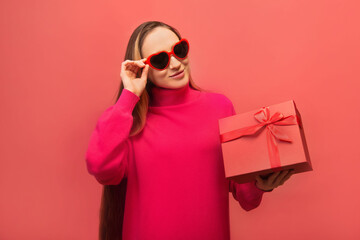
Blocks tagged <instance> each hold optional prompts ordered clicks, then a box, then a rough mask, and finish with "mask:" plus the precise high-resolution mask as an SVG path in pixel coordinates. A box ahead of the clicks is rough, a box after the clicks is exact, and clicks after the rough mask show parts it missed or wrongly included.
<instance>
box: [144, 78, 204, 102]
mask: <svg viewBox="0 0 360 240" xmlns="http://www.w3.org/2000/svg"><path fill="white" fill-rule="evenodd" d="M199 94H200V91H197V90H195V89H192V88H191V87H190V84H189V83H187V84H186V85H185V86H183V87H180V88H176V89H171V88H163V87H158V86H156V85H154V86H153V87H152V88H151V100H150V107H163V106H173V105H179V104H183V103H186V102H189V101H192V100H193V99H195V98H197V97H198V96H199Z"/></svg>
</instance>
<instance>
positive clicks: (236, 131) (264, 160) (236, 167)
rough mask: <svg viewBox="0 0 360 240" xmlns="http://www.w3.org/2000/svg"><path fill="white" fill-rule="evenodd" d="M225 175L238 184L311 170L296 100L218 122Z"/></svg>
mask: <svg viewBox="0 0 360 240" xmlns="http://www.w3.org/2000/svg"><path fill="white" fill-rule="evenodd" d="M219 130H220V142H221V148H222V153H223V161H224V167H225V176H226V178H227V179H232V180H234V181H235V182H237V183H245V182H250V181H253V180H255V176H257V175H261V176H267V175H269V174H271V173H273V172H277V171H280V170H288V169H294V174H295V173H301V172H306V171H312V170H313V169H312V166H311V161H310V156H309V151H308V147H307V144H306V139H305V134H304V129H303V124H302V121H301V116H300V113H299V111H298V109H297V108H296V105H295V102H294V100H289V101H286V102H282V103H279V104H274V105H270V106H266V107H261V108H260V109H256V110H253V111H249V112H246V113H241V114H236V115H233V116H230V117H226V118H221V119H219Z"/></svg>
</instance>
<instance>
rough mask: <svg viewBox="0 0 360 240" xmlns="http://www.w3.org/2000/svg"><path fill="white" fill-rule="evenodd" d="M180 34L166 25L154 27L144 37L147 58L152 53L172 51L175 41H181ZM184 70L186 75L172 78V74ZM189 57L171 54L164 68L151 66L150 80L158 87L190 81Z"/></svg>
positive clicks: (178, 85) (172, 86)
mask: <svg viewBox="0 0 360 240" xmlns="http://www.w3.org/2000/svg"><path fill="white" fill-rule="evenodd" d="M179 40H180V39H179V38H178V36H177V35H176V34H175V33H174V32H173V31H171V30H169V29H167V28H164V27H157V28H155V29H153V30H152V31H151V32H150V33H149V34H148V35H147V36H146V37H145V39H144V42H143V47H142V53H143V57H144V58H147V57H148V56H150V55H151V54H154V53H157V52H160V51H168V52H170V51H171V49H172V47H173V46H174V45H175V43H177V42H179ZM182 70H184V76H183V77H182V78H180V79H177V78H172V77H170V76H171V75H173V74H175V73H177V72H179V71H182ZM189 73H190V67H189V58H188V56H186V58H185V59H178V58H176V57H175V56H174V55H171V58H170V62H169V65H168V66H167V68H165V69H164V70H156V69H154V68H152V67H149V71H148V80H150V81H151V82H152V83H154V84H155V85H156V86H158V87H163V88H172V89H175V88H180V87H183V86H185V85H186V84H188V82H189Z"/></svg>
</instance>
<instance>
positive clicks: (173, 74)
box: [170, 70, 184, 77]
mask: <svg viewBox="0 0 360 240" xmlns="http://www.w3.org/2000/svg"><path fill="white" fill-rule="evenodd" d="M182 72H184V70H182V71H180V72H177V73H175V74H173V75H171V76H170V77H175V76H177V75H179V74H181V73H182Z"/></svg>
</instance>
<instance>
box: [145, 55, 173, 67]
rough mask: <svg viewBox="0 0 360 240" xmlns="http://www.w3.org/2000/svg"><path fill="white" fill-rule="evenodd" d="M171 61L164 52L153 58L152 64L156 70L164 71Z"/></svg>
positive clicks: (151, 59)
mask: <svg viewBox="0 0 360 240" xmlns="http://www.w3.org/2000/svg"><path fill="white" fill-rule="evenodd" d="M168 61H169V57H168V55H167V54H166V53H164V52H162V53H159V54H157V55H155V56H152V57H151V58H150V63H151V64H152V65H153V66H154V67H156V68H159V69H163V68H165V67H166V65H167V63H168Z"/></svg>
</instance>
